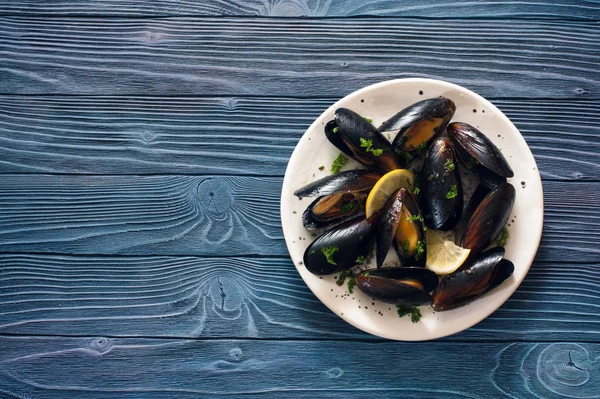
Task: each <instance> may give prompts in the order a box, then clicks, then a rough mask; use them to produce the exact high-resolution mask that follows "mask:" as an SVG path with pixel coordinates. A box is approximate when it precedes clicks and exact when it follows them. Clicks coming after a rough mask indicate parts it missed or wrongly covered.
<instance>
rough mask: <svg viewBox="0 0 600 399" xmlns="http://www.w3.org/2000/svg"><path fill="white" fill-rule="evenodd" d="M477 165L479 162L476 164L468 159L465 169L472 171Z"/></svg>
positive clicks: (475, 161) (473, 159)
mask: <svg viewBox="0 0 600 399" xmlns="http://www.w3.org/2000/svg"><path fill="white" fill-rule="evenodd" d="M478 164H479V162H477V160H476V159H475V158H473V157H471V158H470V159H469V162H467V168H469V169H473V168H474V167H475V166H476V165H478Z"/></svg>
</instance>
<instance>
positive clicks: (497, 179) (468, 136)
mask: <svg viewBox="0 0 600 399" xmlns="http://www.w3.org/2000/svg"><path fill="white" fill-rule="evenodd" d="M448 137H450V140H451V141H452V144H453V145H454V148H455V150H456V152H457V154H458V156H459V158H460V159H461V161H462V162H463V163H464V164H465V166H466V167H467V168H468V169H470V170H471V171H472V172H473V173H474V174H475V175H476V176H477V177H478V178H479V180H480V182H481V183H483V184H485V185H486V186H487V187H489V188H492V189H493V188H496V187H498V186H500V185H502V184H504V183H506V178H507V177H513V176H514V172H513V171H512V169H511V167H510V165H509V164H508V162H507V161H506V158H504V156H503V155H502V152H500V150H499V149H498V147H496V146H495V145H494V143H492V141H491V140H490V139H489V138H487V137H486V136H485V135H484V134H483V133H481V132H480V131H479V130H478V129H477V128H475V127H473V126H471V125H469V124H468V123H464V122H452V123H451V124H449V125H448Z"/></svg>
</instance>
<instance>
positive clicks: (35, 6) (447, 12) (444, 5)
mask: <svg viewBox="0 0 600 399" xmlns="http://www.w3.org/2000/svg"><path fill="white" fill-rule="evenodd" d="M599 8H600V3H598V2H597V1H589V0H580V1H576V0H567V1H561V2H556V1H552V0H545V1H520V2H518V3H515V2H513V1H508V0H500V1H479V2H473V1H468V0H454V1H452V2H444V1H441V0H434V1H428V2H426V3H424V2H422V1H419V0H404V1H402V2H398V1H395V0H383V1H372V2H365V1H362V0H330V1H322V0H300V1H270V2H264V1H260V0H238V1H219V0H205V1H201V2H198V1H193V0H176V1H172V0H158V1H150V0H145V1H133V0H108V1H107V0H104V1H98V0H92V1H86V2H85V3H81V2H78V1H73V0H50V1H40V0H4V1H3V2H2V4H0V14H2V15H32V16H40V15H46V16H64V15H73V16H75V15H93V16H111V15H118V16H132V17H139V16H183V15H197V16H202V15H231V16H244V15H251V16H274V17H300V16H304V17H324V16H327V17H344V16H361V15H377V16H398V17H425V18H452V17H457V18H464V17H469V18H473V17H475V18H499V17H503V18H579V19H599V18H600V13H599V11H598V10H599Z"/></svg>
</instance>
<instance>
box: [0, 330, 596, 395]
mask: <svg viewBox="0 0 600 399" xmlns="http://www.w3.org/2000/svg"><path fill="white" fill-rule="evenodd" d="M0 343H1V345H2V348H3V351H2V352H0V365H1V368H0V386H1V387H2V388H1V389H3V391H4V392H6V393H7V394H8V395H14V397H32V396H35V397H36V398H64V397H69V398H75V399H76V398H89V397H102V398H134V397H137V398H139V397H140V396H143V397H144V398H161V399H163V398H193V397H198V396H201V397H202V398H214V397H223V396H234V397H242V395H243V397H250V398H257V397H259V396H260V397H261V398H262V397H269V398H281V397H285V398H302V397H304V398H305V397H319V398H331V397H340V396H343V397H352V398H364V397H374V395H376V396H377V397H378V398H398V397H403V398H451V399H452V398H500V397H508V395H511V396H510V397H513V398H514V397H518V398H525V399H529V398H548V397H580V398H594V397H597V392H598V387H599V385H598V379H597V378H595V373H596V372H597V359H596V357H597V355H598V353H599V351H600V345H598V344H591V343H575V342H565V343H481V344H478V345H473V344H470V343H463V344H460V343H443V342H429V343H425V344H405V343H398V342H389V343H366V342H352V341H339V342H335V341H333V342H332V341H283V342H282V341H276V342H273V341H243V340H231V341H184V340H147V339H136V338H129V339H122V338H113V339H111V338H105V337H89V338H45V337H44V338H41V337H37V338H36V337H19V338H16V337H2V338H0ZM327 354H329V356H328V355H327ZM332 354H335V355H334V356H331V355H332ZM465 373H467V374H465Z"/></svg>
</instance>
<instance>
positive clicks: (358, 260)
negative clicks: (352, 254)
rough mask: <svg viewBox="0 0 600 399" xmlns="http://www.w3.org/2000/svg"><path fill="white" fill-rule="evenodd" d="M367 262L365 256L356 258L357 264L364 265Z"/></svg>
mask: <svg viewBox="0 0 600 399" xmlns="http://www.w3.org/2000/svg"><path fill="white" fill-rule="evenodd" d="M364 261H365V257H364V256H363V255H360V256H359V257H358V258H356V263H363V262H364Z"/></svg>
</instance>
